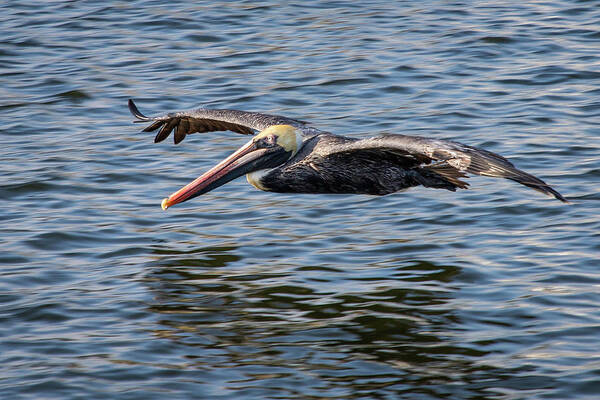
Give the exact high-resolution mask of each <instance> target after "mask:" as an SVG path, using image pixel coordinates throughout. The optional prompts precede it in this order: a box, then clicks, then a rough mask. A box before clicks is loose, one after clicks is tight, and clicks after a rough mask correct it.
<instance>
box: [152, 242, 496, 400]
mask: <svg viewBox="0 0 600 400" xmlns="http://www.w3.org/2000/svg"><path fill="white" fill-rule="evenodd" d="M155 254H157V255H160V258H157V259H156V261H155V262H153V263H152V264H151V265H149V266H148V273H147V274H146V276H145V278H144V284H145V285H146V286H147V287H148V290H149V291H150V292H151V293H152V295H153V300H152V301H151V302H150V303H149V310H151V311H152V312H153V313H156V314H157V318H158V320H159V322H160V325H161V328H158V329H154V330H153V333H154V334H155V335H156V336H157V337H160V338H168V339H170V340H173V341H175V342H177V343H178V344H180V345H187V346H190V350H189V354H188V357H187V358H188V359H190V360H192V361H191V364H192V365H193V366H194V367H196V368H199V369H203V368H210V369H220V368H224V369H227V370H228V371H229V373H230V374H231V376H230V377H228V378H225V379H226V381H227V383H228V384H229V385H232V387H236V388H237V389H238V390H243V389H245V388H246V389H247V388H253V389H261V390H263V391H265V393H268V391H269V388H272V385H274V384H275V385H281V386H282V387H286V386H287V385H286V384H285V383H276V382H279V381H280V380H281V379H284V382H285V379H286V378H288V379H292V380H298V379H302V380H305V381H309V380H311V379H319V380H321V381H323V382H327V386H326V387H320V388H314V389H312V390H315V395H316V393H319V392H322V393H321V394H324V393H329V392H335V391H336V390H340V389H343V390H347V391H351V392H352V393H359V392H364V391H377V390H378V389H382V388H385V389H386V390H392V392H396V393H404V392H405V390H406V391H408V392H410V391H414V386H413V385H415V384H418V385H419V386H421V387H422V390H424V391H427V390H428V389H427V386H433V385H435V386H437V387H439V386H440V385H442V386H445V385H447V386H449V387H450V386H451V385H452V384H453V383H455V382H456V381H457V380H458V381H461V380H464V379H465V378H466V376H472V375H473V374H477V373H478V374H482V375H481V376H482V378H484V377H485V378H486V379H490V378H493V377H496V379H497V378H498V377H497V374H498V373H499V371H498V370H497V369H495V368H492V367H490V366H487V367H486V366H485V365H482V364H480V363H479V362H478V361H477V359H478V358H479V357H481V356H484V355H485V354H486V352H485V351H482V350H480V349H478V348H476V347H470V346H468V345H465V344H463V343H461V340H460V337H459V336H458V332H459V331H460V329H461V328H460V325H461V324H460V318H459V317H458V316H457V314H456V313H455V311H454V310H453V305H452V304H453V298H454V296H455V295H456V293H455V289H456V288H455V287H453V281H454V279H456V278H457V276H459V275H460V273H461V268H460V267H458V266H455V265H436V264H433V263H430V262H427V261H412V262H406V263H404V264H403V265H401V266H397V267H393V268H390V269H388V270H387V271H386V273H387V275H388V278H385V279H382V278H381V276H380V277H379V278H368V277H367V278H365V277H361V276H359V275H360V274H359V273H357V271H348V270H346V273H347V274H348V278H347V279H348V280H362V281H364V282H363V285H364V284H365V282H366V285H365V286H363V287H368V288H369V290H366V291H361V292H354V291H346V290H344V285H343V284H341V285H340V282H339V277H338V276H337V275H335V274H334V275H335V276H330V275H331V274H332V271H336V270H337V269H338V268H340V266H339V265H332V266H327V265H322V266H320V267H312V268H311V269H312V270H313V271H318V276H319V279H318V281H306V282H303V284H295V285H293V284H290V283H289V282H288V280H287V278H289V277H290V275H291V272H289V269H288V272H286V273H278V272H277V271H276V269H275V270H274V271H272V270H269V271H266V270H264V269H261V268H260V266H252V265H246V266H245V268H244V271H245V272H244V273H236V272H235V271H232V270H231V269H230V268H229V266H230V264H232V263H235V262H238V261H240V260H241V259H242V257H241V256H239V254H238V248H236V247H221V248H218V247H208V248H198V249H194V250H192V251H186V252H176V251H168V250H164V249H162V250H156V251H155ZM286 269H287V268H286ZM302 269H304V270H305V268H298V270H299V271H297V273H298V274H301V273H302V271H301V270H302ZM232 371H235V372H232ZM300 377H302V378H300ZM273 379H277V380H276V381H273ZM279 389H282V388H281V387H280V388H279ZM286 390H289V388H288V389H286ZM309 390H310V389H309ZM429 390H430V391H432V392H437V393H443V392H438V390H439V389H433V388H432V389H429ZM472 391H473V393H479V394H480V395H484V394H485V393H486V392H487V391H486V390H483V389H482V388H481V389H477V388H473V389H472Z"/></svg>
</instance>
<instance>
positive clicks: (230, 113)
mask: <svg viewBox="0 0 600 400" xmlns="http://www.w3.org/2000/svg"><path fill="white" fill-rule="evenodd" d="M128 106H129V111H130V112H131V114H132V115H133V116H134V117H136V118H137V120H136V121H133V122H136V123H150V125H148V126H147V127H146V128H144V129H143V130H142V131H143V132H153V131H155V130H157V129H160V130H159V131H158V134H157V135H156V137H155V138H154V141H155V142H161V141H163V140H165V139H166V138H167V137H168V136H169V135H170V134H171V132H173V131H175V134H174V135H173V136H174V141H175V144H177V143H180V142H181V141H182V140H183V139H184V138H185V137H186V135H189V134H192V133H197V132H198V133H204V132H216V131H232V132H236V133H241V134H243V135H252V134H254V132H255V131H262V130H263V129H266V128H268V127H269V126H271V125H279V124H286V125H292V126H295V127H297V128H300V129H301V130H304V131H307V132H308V131H310V132H313V131H317V130H316V129H314V128H309V127H308V124H307V123H306V122H304V121H300V120H296V119H292V118H287V117H282V116H279V115H270V114H261V113H254V112H247V111H238V110H218V109H207V108H198V109H196V110H190V111H180V112H174V113H169V114H166V115H162V116H158V117H147V116H145V115H144V114H142V113H141V112H140V110H139V109H138V108H137V106H136V105H135V103H134V102H133V100H131V99H129V101H128Z"/></svg>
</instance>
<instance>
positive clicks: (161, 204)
mask: <svg viewBox="0 0 600 400" xmlns="http://www.w3.org/2000/svg"><path fill="white" fill-rule="evenodd" d="M167 201H169V198H168V197H165V198H164V199H163V201H162V202H161V203H160V208H162V209H163V211H164V210H166V209H167V208H169V205H168V204H167Z"/></svg>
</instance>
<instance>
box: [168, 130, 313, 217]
mask: <svg viewBox="0 0 600 400" xmlns="http://www.w3.org/2000/svg"><path fill="white" fill-rule="evenodd" d="M301 147H302V134H301V133H300V131H299V130H298V129H296V128H294V127H293V126H291V125H272V126H270V127H268V128H267V129H265V130H263V131H262V132H260V133H259V134H258V135H256V136H255V137H253V138H252V140H250V141H249V142H248V143H246V144H245V145H244V146H242V147H241V148H239V149H238V150H237V151H236V152H235V153H233V154H232V155H230V156H229V157H227V158H226V159H224V160H223V161H221V162H220V163H219V164H217V165H216V166H214V167H213V168H211V169H210V170H209V171H208V172H206V173H205V174H203V175H202V176H200V177H199V178H196V179H195V180H194V181H193V182H191V183H189V184H187V185H186V186H184V187H183V188H181V189H179V190H178V191H176V192H175V193H173V194H171V195H170V196H169V197H168V198H166V199H164V200H163V202H162V208H163V210H164V209H166V208H168V207H171V206H172V205H174V204H177V203H181V202H183V201H186V200H189V199H191V198H194V197H196V196H200V195H201V194H204V193H207V192H210V191H211V190H213V189H216V188H218V187H219V186H222V185H224V184H226V183H227V182H229V181H231V180H233V179H235V178H237V177H240V176H242V175H245V174H247V175H248V182H250V183H251V184H252V185H254V186H256V187H257V188H259V189H262V190H265V188H264V187H263V186H262V185H261V184H260V178H262V176H264V174H265V173H267V172H268V171H269V170H270V169H272V168H276V167H278V166H280V165H282V164H284V163H285V162H287V161H288V160H289V159H291V158H292V157H294V156H295V155H296V153H298V151H299V150H300V148H301Z"/></svg>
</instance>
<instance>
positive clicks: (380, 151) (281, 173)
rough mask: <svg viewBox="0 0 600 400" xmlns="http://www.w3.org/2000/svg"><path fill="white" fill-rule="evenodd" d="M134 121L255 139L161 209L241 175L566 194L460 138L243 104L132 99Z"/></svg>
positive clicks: (273, 183) (179, 134)
mask: <svg viewBox="0 0 600 400" xmlns="http://www.w3.org/2000/svg"><path fill="white" fill-rule="evenodd" d="M129 110H130V111H131V113H132V114H133V115H134V116H135V117H136V118H137V120H136V121H134V122H145V123H149V125H148V127H146V128H145V129H144V130H143V131H144V132H152V131H155V130H157V129H158V130H159V131H158V133H157V135H156V137H155V138H154V141H155V142H160V141H163V140H164V139H166V138H167V137H168V136H169V135H170V133H171V132H174V135H173V137H174V141H175V144H178V143H180V142H181V141H182V140H183V139H184V138H185V136H186V135H188V134H191V133H196V132H199V133H203V132H213V131H226V130H229V131H233V132H237V133H241V134H246V135H250V134H253V133H254V132H258V133H257V134H256V135H255V136H254V137H253V138H252V139H251V140H250V141H249V142H247V143H246V144H245V145H244V146H242V147H241V148H240V149H238V150H237V151H236V152H234V153H233V154H231V155H230V156H229V157H227V158H226V159H224V160H223V161H221V162H220V163H219V164H217V165H216V166H214V167H213V168H211V169H210V170H209V171H207V172H206V173H204V174H203V175H202V176H200V177H198V178H197V179H195V180H194V181H192V182H190V183H189V184H187V185H186V186H184V187H182V188H181V189H179V190H178V191H176V192H174V193H173V194H171V195H170V196H169V197H167V198H165V199H164V200H163V202H162V208H163V209H166V208H168V207H171V206H173V205H175V204H177V203H181V202H184V201H186V200H189V199H192V198H194V197H196V196H200V195H202V194H204V193H207V192H210V191H211V190H214V189H216V188H218V187H219V186H222V185H224V184H226V183H227V182H230V181H231V180H233V179H235V178H238V177H240V176H243V175H246V177H247V179H248V182H250V183H251V184H252V185H253V186H255V187H256V188H258V189H260V190H264V191H270V192H278V193H346V194H349V193H354V194H369V195H385V194H389V193H394V192H397V191H399V190H403V189H407V188H410V187H414V186H425V187H429V188H437V189H447V190H451V191H456V189H466V188H467V187H468V184H467V183H466V182H464V181H463V180H461V179H462V178H467V177H468V175H467V174H469V173H470V174H474V175H483V176H490V177H498V178H506V179H510V180H513V181H515V182H518V183H520V184H522V185H525V186H527V187H530V188H532V189H534V190H537V191H539V192H542V193H545V194H547V195H550V196H553V197H555V198H556V199H558V200H560V201H563V202H567V200H566V199H565V198H564V197H563V196H562V195H561V194H560V193H558V192H557V191H556V190H554V189H553V188H552V187H550V186H549V185H548V184H546V183H545V182H544V181H542V180H541V179H539V178H536V177H535V176H533V175H530V174H528V173H526V172H524V171H521V170H519V169H517V168H516V167H515V166H514V165H513V164H512V163H511V162H510V161H508V160H507V159H506V158H504V157H502V156H500V155H498V154H495V153H492V152H490V151H487V150H483V149H480V148H477V147H472V146H468V145H465V144H462V143H458V142H454V141H450V140H439V139H430V138H425V137H420V136H409V135H400V134H387V135H383V136H378V137H370V138H366V139H357V138H351V137H346V136H339V135H334V134H331V133H329V132H324V131H321V130H319V129H317V128H314V127H312V126H311V125H310V124H309V123H307V122H304V121H300V120H296V119H291V118H287V117H282V116H278V115H269V114H262V113H254V112H245V111H237V110H216V109H206V108H199V109H196V110H191V111H182V112H175V113H169V114H166V115H163V116H158V117H147V116H145V115H143V114H142V113H141V112H140V111H139V110H138V108H137V107H136V105H135V104H134V102H133V101H132V100H129Z"/></svg>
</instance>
